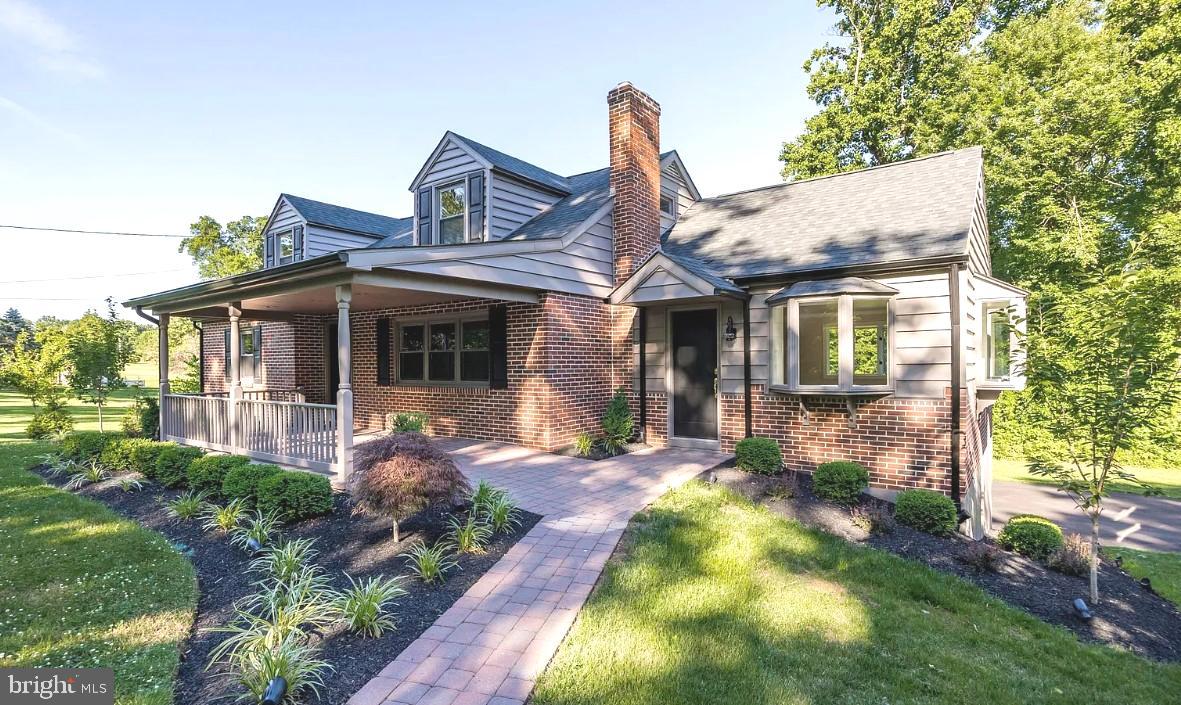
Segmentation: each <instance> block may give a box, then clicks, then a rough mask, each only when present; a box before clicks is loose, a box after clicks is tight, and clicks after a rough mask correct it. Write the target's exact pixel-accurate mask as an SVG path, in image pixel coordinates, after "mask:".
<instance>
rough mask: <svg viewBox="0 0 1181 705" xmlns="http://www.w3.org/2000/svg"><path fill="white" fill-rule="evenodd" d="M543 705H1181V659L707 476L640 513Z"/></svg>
mask: <svg viewBox="0 0 1181 705" xmlns="http://www.w3.org/2000/svg"><path fill="white" fill-rule="evenodd" d="M627 541H628V542H629V547H628V550H627V558H626V559H625V560H624V561H622V562H621V563H612V564H611V565H610V566H609V567H608V569H607V571H606V573H605V575H604V578H603V580H602V582H600V584H599V587H598V589H597V590H596V592H595V594H594V595H593V596H592V598H591V599H590V601H589V602H588V605H587V606H586V607H585V608H584V610H583V612H582V615H581V617H580V618H579V621H578V622H577V624H576V625H575V627H574V628H573V629H572V630H571V633H570V634H569V635H568V636H567V638H566V640H565V641H564V643H563V644H562V647H561V648H560V650H559V652H558V654H557V656H556V657H555V659H554V661H553V662H552V663H551V664H550V666H549V668H548V669H547V671H546V672H545V673H544V674H543V676H542V678H541V679H540V681H539V682H538V684H537V689H536V691H535V692H534V700H533V702H535V703H536V704H537V705H559V704H560V705H573V704H575V703H585V704H587V705H590V704H591V703H613V704H618V705H631V704H635V705H639V704H644V705H664V704H666V703H678V704H681V703H685V704H694V703H796V704H801V705H803V704H816V705H820V704H822V703H823V704H828V703H835V704H839V705H852V704H861V703H864V704H865V705H881V704H882V703H907V704H915V703H919V704H931V705H935V704H936V703H938V704H940V705H943V704H952V703H964V704H969V703H971V704H973V705H975V704H976V703H992V704H1000V703H1035V702H1036V703H1064V704H1065V703H1072V704H1073V703H1080V702H1085V703H1111V704H1113V705H1115V704H1119V705H1127V704H1129V703H1163V702H1171V701H1172V700H1174V699H1175V698H1176V694H1177V692H1178V691H1179V689H1181V666H1177V665H1163V664H1160V663H1155V662H1151V661H1148V660H1145V659H1142V658H1139V657H1136V656H1133V655H1131V654H1129V653H1127V652H1120V651H1116V650H1114V649H1109V648H1104V647H1100V646H1093V645H1086V644H1083V643H1081V642H1079V641H1078V640H1077V639H1076V638H1075V637H1074V636H1073V635H1071V634H1070V633H1069V632H1067V631H1065V630H1063V629H1060V628H1055V627H1051V626H1049V625H1047V624H1044V623H1042V622H1040V621H1038V620H1037V619H1035V618H1033V617H1031V616H1029V615H1028V614H1026V613H1024V612H1021V611H1018V610H1016V609H1012V608H1010V607H1007V606H1005V605H1004V604H1002V603H1001V602H999V601H998V600H995V599H993V598H990V597H988V596H987V595H985V594H984V593H983V592H982V591H980V590H978V589H977V588H975V587H974V586H972V585H970V584H968V583H966V582H964V581H962V580H959V579H957V578H953V577H951V576H948V575H944V574H940V573H937V572H934V571H932V570H930V569H928V568H926V567H925V566H922V565H919V564H917V563H914V562H910V561H906V560H903V559H900V558H897V557H895V556H892V555H889V554H886V553H882V552H878V551H873V550H870V549H866V548H862V547H858V546H854V545H852V544H849V543H846V542H845V541H843V540H841V539H839V538H836V537H833V536H830V535H827V534H824V533H821V532H818V531H814V530H810V529H806V528H804V527H802V526H801V525H799V524H796V523H793V522H788V521H785V520H783V519H780V518H778V517H775V516H774V515H772V514H770V513H769V512H767V511H766V510H764V509H760V508H756V507H754V506H752V505H751V504H749V503H747V502H745V501H744V500H742V499H740V498H738V497H737V496H735V495H733V494H731V493H729V492H727V491H725V490H722V489H719V488H716V487H710V486H708V485H704V484H701V483H691V484H689V485H687V486H685V487H683V488H681V489H679V490H675V491H673V492H670V493H669V494H667V495H665V496H664V497H663V498H662V499H660V500H659V501H658V502H657V503H656V504H655V505H654V506H653V508H652V509H651V510H650V511H649V512H648V513H647V514H646V515H641V516H640V517H637V519H636V523H635V524H633V527H632V529H631V531H630V533H629V537H628V539H627Z"/></svg>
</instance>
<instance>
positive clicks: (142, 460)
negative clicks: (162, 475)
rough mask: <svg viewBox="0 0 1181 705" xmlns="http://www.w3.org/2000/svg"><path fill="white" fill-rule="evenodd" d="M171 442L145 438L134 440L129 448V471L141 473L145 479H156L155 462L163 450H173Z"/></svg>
mask: <svg viewBox="0 0 1181 705" xmlns="http://www.w3.org/2000/svg"><path fill="white" fill-rule="evenodd" d="M175 447H176V444H175V443H172V442H170V441H169V442H161V441H150V440H148V439H147V438H139V439H136V443H135V445H133V446H131V469H132V470H135V471H137V472H141V473H143V474H144V475H145V476H146V477H149V478H155V477H156V461H157V460H159V459H160V453H161V452H163V450H164V449H165V448H175Z"/></svg>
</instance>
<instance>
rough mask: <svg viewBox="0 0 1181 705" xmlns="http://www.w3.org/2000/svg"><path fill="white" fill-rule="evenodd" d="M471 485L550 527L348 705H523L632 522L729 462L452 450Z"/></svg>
mask: <svg viewBox="0 0 1181 705" xmlns="http://www.w3.org/2000/svg"><path fill="white" fill-rule="evenodd" d="M443 443H444V447H446V448H447V449H448V450H449V451H451V452H452V455H453V456H454V457H455V459H456V462H458V463H459V466H460V468H461V469H462V470H463V472H464V474H465V475H467V476H468V477H469V478H470V479H471V480H472V482H473V483H474V482H476V481H479V480H487V481H488V482H489V483H491V484H493V485H495V486H496V487H500V488H503V489H505V490H508V492H509V493H510V494H512V496H513V497H514V499H515V500H516V501H517V503H518V504H519V505H520V506H521V508H522V509H527V510H529V511H531V512H534V513H536V514H541V515H542V516H543V519H542V520H541V521H540V522H538V523H537V525H536V526H534V527H533V529H532V530H531V531H530V532H529V533H528V534H526V535H525V536H524V538H522V539H521V540H520V541H518V542H517V544H516V545H515V546H513V547H512V548H511V549H510V550H509V551H508V552H507V553H506V554H505V555H504V557H503V558H501V559H500V560H499V561H498V562H497V563H496V565H494V566H493V567H492V568H491V569H490V570H489V571H488V572H487V573H485V574H484V576H483V577H481V578H480V580H478V581H477V582H476V584H475V585H473V586H472V587H471V589H469V590H468V591H467V593H465V594H464V596H463V597H461V598H459V600H457V601H456V602H455V604H454V605H453V606H452V607H451V609H449V610H447V611H446V612H444V613H443V615H442V616H440V617H439V619H437V620H436V621H435V623H434V624H433V625H432V626H431V627H430V628H429V629H427V630H426V631H425V632H423V634H422V636H420V637H419V638H418V639H417V640H415V641H414V642H413V643H412V644H410V646H408V647H406V649H405V650H404V651H403V652H402V653H401V654H399V655H398V658H397V659H395V660H394V662H393V663H391V664H390V665H389V666H386V667H385V669H383V670H382V672H381V673H380V674H379V675H378V676H377V677H375V678H374V679H373V680H371V681H369V682H368V683H367V684H366V685H365V686H364V687H363V688H361V690H359V691H357V693H356V694H355V695H353V697H352V698H351V699H350V700H349V705H378V704H380V703H385V704H387V705H392V704H405V705H425V704H427V703H429V704H430V705H485V704H488V705H520V704H521V703H524V702H525V700H526V698H528V697H529V693H530V692H531V691H532V690H533V683H534V681H535V680H536V679H537V677H538V676H539V675H540V674H541V672H542V670H543V669H544V668H545V666H546V664H547V663H549V660H550V658H551V657H552V656H553V655H554V653H555V652H556V651H557V649H558V645H559V644H560V643H561V642H562V638H563V637H564V636H565V635H566V631H567V630H569V628H570V625H572V624H573V623H574V618H575V616H576V615H577V614H578V610H579V608H581V607H582V603H583V602H584V601H585V600H586V598H587V596H588V595H589V594H590V592H591V588H592V587H593V586H594V584H595V581H596V580H597V579H598V577H599V573H600V572H601V571H602V569H603V566H604V565H605V564H606V563H607V559H608V558H609V557H610V556H611V552H612V550H614V548H615V544H616V543H617V542H618V541H619V538H620V536H621V535H622V534H623V529H624V528H625V527H626V526H627V522H628V520H629V519H630V518H631V516H632V515H633V514H635V513H636V512H637V511H639V510H640V509H642V508H643V507H644V506H646V505H647V504H649V503H651V502H652V501H653V500H655V499H656V498H657V497H659V496H660V495H661V494H663V493H664V492H665V491H667V490H668V489H670V488H672V487H675V486H677V485H679V484H681V483H682V482H685V481H686V480H688V479H690V478H692V477H694V476H695V475H697V474H698V473H700V472H702V471H704V470H708V469H709V468H711V467H714V466H716V465H718V464H719V463H721V462H722V461H724V460H726V459H727V458H728V457H729V456H726V455H723V454H722V453H715V452H709V451H698V450H680V449H658V450H657V449H654V450H646V451H642V452H639V453H632V454H629V455H626V456H622V457H620V458H613V459H610V460H602V461H599V462H597V463H592V462H589V461H585V460H578V459H575V458H564V457H559V456H555V455H550V454H548V453H540V452H537V451H532V450H528V449H526V448H521V447H519V446H512V445H506V444H502V443H485V442H476V441H463V440H459V439H455V440H450V439H449V440H445V441H443Z"/></svg>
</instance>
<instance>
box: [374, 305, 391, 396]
mask: <svg viewBox="0 0 1181 705" xmlns="http://www.w3.org/2000/svg"><path fill="white" fill-rule="evenodd" d="M377 383H378V384H380V385H383V386H389V383H390V319H388V318H379V319H377Z"/></svg>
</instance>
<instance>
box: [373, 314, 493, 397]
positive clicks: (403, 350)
mask: <svg viewBox="0 0 1181 705" xmlns="http://www.w3.org/2000/svg"><path fill="white" fill-rule="evenodd" d="M383 320H384V319H383ZM382 325H383V324H382V321H379V322H378V326H379V327H378V341H379V342H378V353H377V357H378V378H379V379H381V376H382V374H383V372H382V368H383V363H382V360H383V358H385V359H388V358H389V357H391V356H390V355H389V351H388V350H386V351H385V352H384V353H383V351H382V349H381V342H380V341H381V339H382V338H383V337H384V338H385V339H386V340H388V339H389V337H388V335H389V333H388V328H387V329H386V330H387V332H386V333H382V332H381V326H382ZM385 325H387V326H388V320H387V321H385ZM394 340H395V341H396V343H397V348H398V349H397V354H396V355H393V356H392V357H393V359H395V360H397V373H396V379H397V380H398V382H402V383H408V384H414V383H429V384H443V385H449V384H457V385H467V386H471V385H473V384H481V383H488V382H490V380H491V375H492V369H493V367H494V362H493V352H492V349H493V343H492V322H491V320H490V319H484V318H478V319H473V318H466V317H456V318H453V319H436V320H430V321H422V322H418V321H414V322H406V323H401V324H399V325H398V329H397V332H396V335H395V336H394ZM385 367H386V368H387V369H388V363H386V365H385ZM501 367H502V368H503V367H504V365H503V364H502V365H501ZM387 374H388V373H387Z"/></svg>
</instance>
